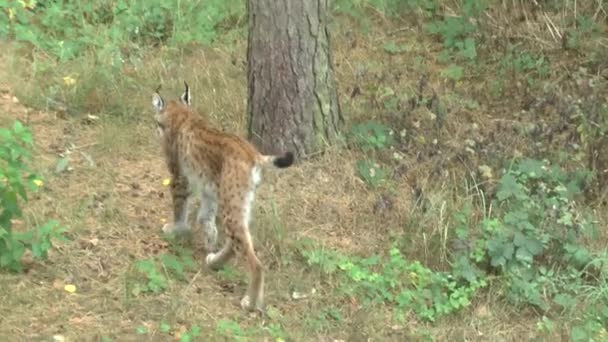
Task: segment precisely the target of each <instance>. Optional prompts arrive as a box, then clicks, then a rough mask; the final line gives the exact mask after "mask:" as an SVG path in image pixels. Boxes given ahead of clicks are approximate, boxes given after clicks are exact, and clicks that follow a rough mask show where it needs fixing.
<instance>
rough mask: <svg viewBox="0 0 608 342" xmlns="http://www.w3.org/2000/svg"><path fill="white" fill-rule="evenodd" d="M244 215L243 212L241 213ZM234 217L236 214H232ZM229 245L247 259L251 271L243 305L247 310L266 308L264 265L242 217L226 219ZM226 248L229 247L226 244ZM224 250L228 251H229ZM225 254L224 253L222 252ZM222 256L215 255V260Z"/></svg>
mask: <svg viewBox="0 0 608 342" xmlns="http://www.w3.org/2000/svg"><path fill="white" fill-rule="evenodd" d="M233 213H234V212H233ZM239 214H241V216H242V213H239ZM232 217H234V216H232ZM224 222H225V223H224V224H225V230H226V235H227V236H228V244H227V246H228V247H230V248H231V250H232V253H233V254H235V255H237V256H238V257H239V259H240V260H243V261H245V263H246V265H247V268H248V271H249V278H250V279H249V286H248V288H247V293H246V295H245V296H244V297H243V299H242V300H241V307H242V308H243V309H244V310H247V311H253V310H260V311H263V310H264V267H263V265H262V262H261V261H260V260H259V259H258V257H257V255H256V253H255V250H254V248H253V242H252V240H251V236H250V234H249V228H248V226H247V225H244V224H243V221H242V218H241V217H238V219H231V218H226V219H225V220H224ZM224 248H227V247H226V246H225V247H224ZM223 252H225V253H227V251H224V250H223ZM220 255H223V254H220ZM219 259H220V257H218V256H214V261H215V260H219Z"/></svg>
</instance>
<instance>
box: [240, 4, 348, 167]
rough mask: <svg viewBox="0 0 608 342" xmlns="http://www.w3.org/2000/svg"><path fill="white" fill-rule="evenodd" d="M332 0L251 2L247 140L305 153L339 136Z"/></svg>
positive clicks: (271, 150) (270, 149) (266, 150)
mask: <svg viewBox="0 0 608 342" xmlns="http://www.w3.org/2000/svg"><path fill="white" fill-rule="evenodd" d="M328 2H329V0H248V2H247V6H248V16H249V41H248V49H247V60H248V82H249V97H248V105H247V107H248V115H249V138H250V139H251V141H252V142H253V143H254V144H255V145H256V146H257V147H258V148H259V149H260V150H261V151H262V152H263V153H282V152H284V151H293V152H294V154H295V155H296V156H305V155H308V154H310V153H313V152H316V151H318V150H319V149H320V148H322V147H323V146H324V145H326V144H332V143H334V142H336V141H337V139H338V138H339V131H340V127H341V126H342V123H343V118H342V115H341V113H340V106H339V103H338V94H337V90H336V85H335V81H334V71H333V65H332V57H331V50H330V45H329V32H328V29H327V20H328V10H329V7H328V6H329V4H328Z"/></svg>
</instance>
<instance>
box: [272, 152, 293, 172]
mask: <svg viewBox="0 0 608 342" xmlns="http://www.w3.org/2000/svg"><path fill="white" fill-rule="evenodd" d="M293 159H294V158H293V153H291V152H287V153H285V154H284V155H283V156H282V157H276V158H275V159H274V161H273V164H274V166H276V167H278V168H281V169H283V168H286V167H290V166H291V164H293Z"/></svg>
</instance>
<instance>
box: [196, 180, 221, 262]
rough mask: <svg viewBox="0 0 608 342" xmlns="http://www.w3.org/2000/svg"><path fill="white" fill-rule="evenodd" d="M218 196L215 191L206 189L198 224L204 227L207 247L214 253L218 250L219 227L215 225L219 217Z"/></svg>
mask: <svg viewBox="0 0 608 342" xmlns="http://www.w3.org/2000/svg"><path fill="white" fill-rule="evenodd" d="M217 206H218V204H217V194H216V192H215V191H213V189H205V190H204V191H203V195H202V198H201V206H200V209H199V211H198V222H199V224H200V225H201V226H203V232H204V234H205V247H206V248H207V251H209V252H212V251H215V250H216V248H217V226H216V223H215V219H216V215H217Z"/></svg>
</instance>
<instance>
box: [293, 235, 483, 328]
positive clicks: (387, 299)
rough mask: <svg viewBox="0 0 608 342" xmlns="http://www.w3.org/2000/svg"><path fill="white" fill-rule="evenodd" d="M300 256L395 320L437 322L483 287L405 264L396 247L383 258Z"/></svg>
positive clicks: (307, 250) (307, 252) (316, 252)
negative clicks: (408, 316) (394, 314)
mask: <svg viewBox="0 0 608 342" xmlns="http://www.w3.org/2000/svg"><path fill="white" fill-rule="evenodd" d="M301 253H302V255H303V256H304V258H305V259H306V262H307V263H308V265H310V266H315V267H319V268H320V269H321V270H322V271H323V272H324V273H326V274H335V275H337V276H338V277H339V278H340V279H341V280H342V281H341V282H340V290H341V291H343V292H344V293H345V294H346V295H349V296H354V297H357V298H359V300H360V301H362V302H363V304H365V305H369V304H378V303H385V304H389V305H391V306H394V307H395V308H396V309H397V311H398V314H399V316H403V314H404V313H405V312H407V311H410V310H411V311H413V312H414V313H415V314H416V315H418V316H419V317H420V318H422V319H425V320H429V321H434V320H436V319H437V318H439V317H441V316H443V315H447V314H449V313H452V312H455V311H457V310H459V309H461V308H463V307H467V306H468V305H469V304H470V302H471V298H472V297H473V296H474V294H475V293H476V291H477V290H478V289H479V288H481V287H484V286H485V285H486V281H485V280H484V279H482V278H478V279H476V280H474V281H471V282H459V281H458V280H457V279H456V278H455V277H453V276H452V275H451V274H450V273H446V272H437V271H433V270H431V269H429V268H427V267H425V266H424V265H422V264H421V263H420V262H418V261H412V262H410V261H408V260H406V259H405V257H404V256H403V255H402V254H401V252H400V250H399V249H398V248H396V247H392V248H391V249H390V252H389V255H388V256H386V257H383V256H380V255H372V256H370V257H367V258H360V257H355V256H345V255H342V254H339V253H337V252H335V251H328V250H321V249H316V248H311V247H310V246H304V248H302V249H301Z"/></svg>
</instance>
